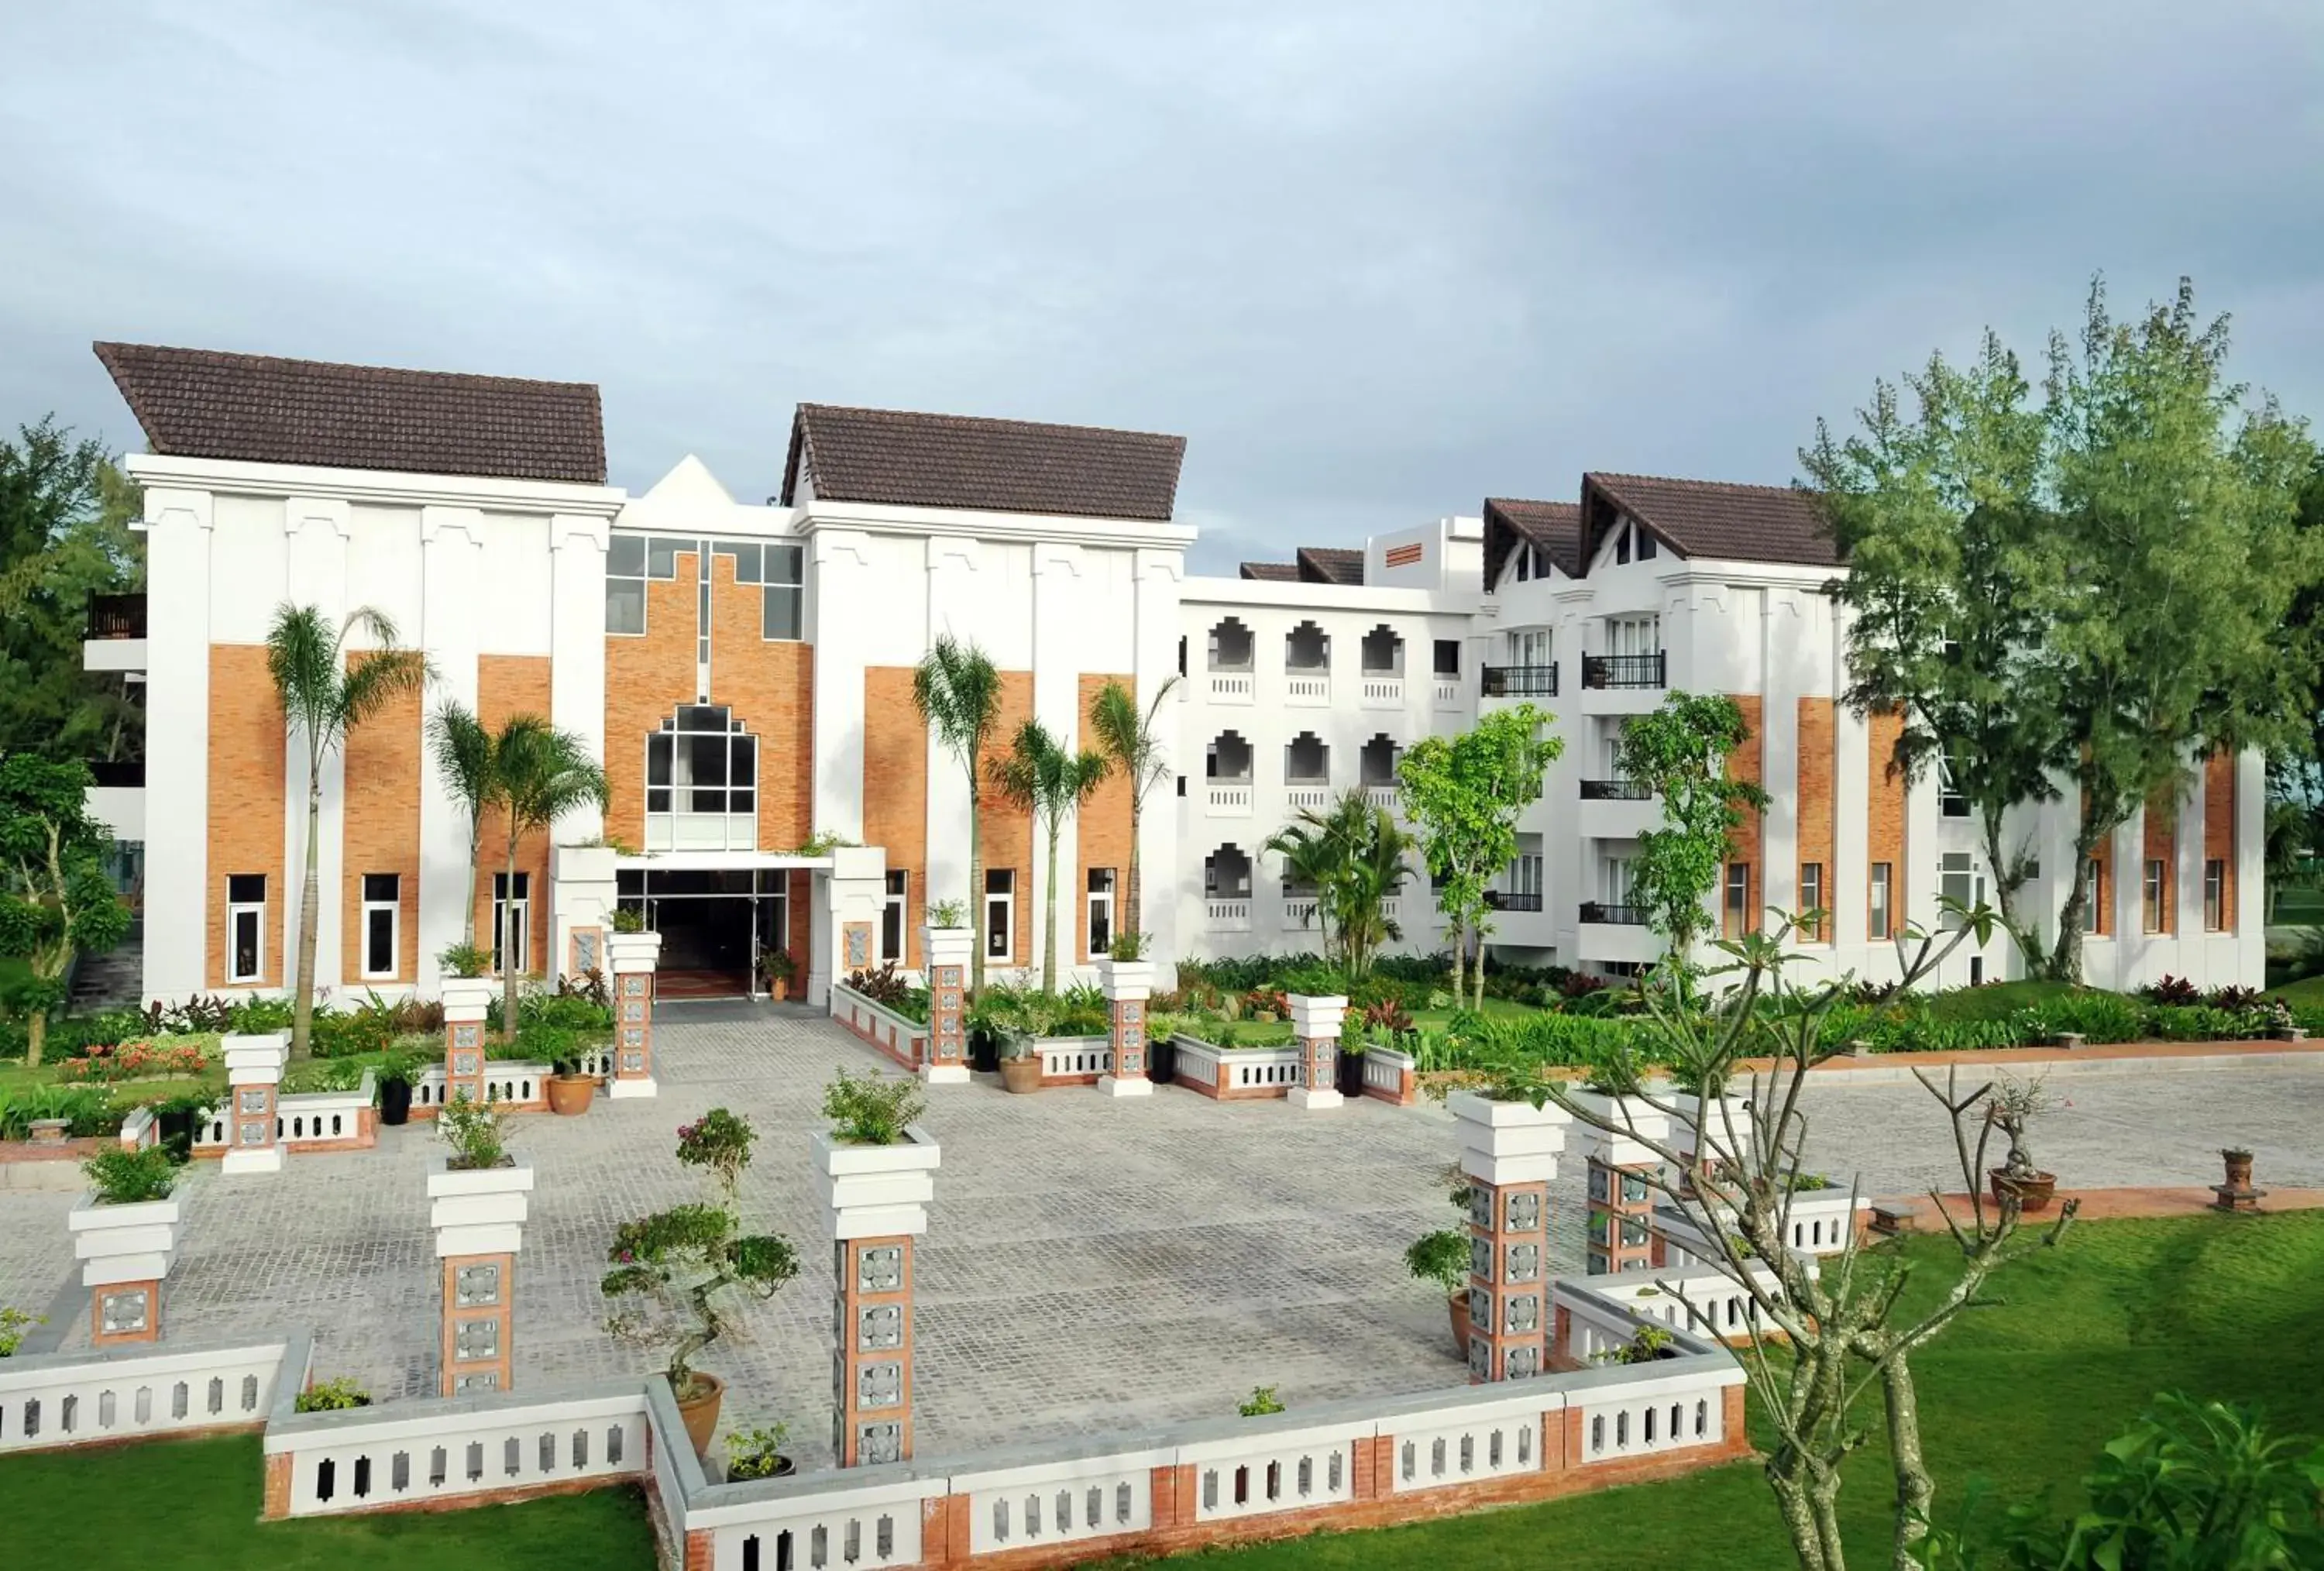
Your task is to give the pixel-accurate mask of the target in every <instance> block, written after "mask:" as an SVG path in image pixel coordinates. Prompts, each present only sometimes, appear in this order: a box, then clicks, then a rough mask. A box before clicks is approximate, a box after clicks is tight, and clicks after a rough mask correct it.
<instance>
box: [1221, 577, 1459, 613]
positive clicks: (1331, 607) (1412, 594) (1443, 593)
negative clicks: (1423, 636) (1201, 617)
mask: <svg viewBox="0 0 2324 1571" xmlns="http://www.w3.org/2000/svg"><path fill="white" fill-rule="evenodd" d="M1179 599H1180V600H1181V601H1182V602H1183V603H1185V605H1250V606H1272V607H1276V608H1278V609H1282V610H1286V611H1376V612H1381V613H1394V614H1397V615H1415V616H1417V615H1439V616H1470V615H1475V614H1476V612H1477V611H1478V610H1479V609H1480V606H1481V604H1482V602H1483V600H1484V596H1483V594H1482V592H1477V593H1470V592H1467V591H1454V590H1443V589H1389V588H1381V587H1374V586H1372V585H1369V584H1308V583H1286V582H1285V581H1283V580H1282V579H1279V578H1188V579H1187V580H1185V584H1184V585H1183V586H1182V587H1181V588H1180V590H1179Z"/></svg>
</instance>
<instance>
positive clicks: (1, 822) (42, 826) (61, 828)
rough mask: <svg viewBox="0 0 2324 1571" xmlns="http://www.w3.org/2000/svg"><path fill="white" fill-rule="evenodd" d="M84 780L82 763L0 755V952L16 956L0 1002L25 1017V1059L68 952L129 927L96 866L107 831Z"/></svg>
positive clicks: (37, 1040)
mask: <svg viewBox="0 0 2324 1571" xmlns="http://www.w3.org/2000/svg"><path fill="white" fill-rule="evenodd" d="M88 786H89V773H88V766H87V765H86V764H82V763H78V762H72V763H51V762H49V761H48V760H47V759H44V758H41V757H38V756H36V755H35V754H32V753H14V754H11V755H9V756H7V757H5V758H0V956H5V957H12V958H14V959H18V960H22V961H23V963H24V964H23V968H22V969H21V970H20V971H17V972H14V978H15V980H14V982H13V983H11V984H10V985H9V987H8V990H7V991H8V995H7V996H6V997H0V1005H5V1007H6V1008H8V1009H9V1010H11V1011H12V1012H16V1013H19V1014H22V1015H23V1016H24V1017H25V1018H26V1021H27V1030H26V1038H25V1057H26V1058H27V1060H28V1061H30V1062H32V1063H35V1064H37V1063H39V1062H40V1061H41V1056H42V1050H43V1049H44V1048H45V1045H46V1039H47V1026H48V1016H49V1012H50V1011H51V1010H53V1009H56V1008H58V1007H59V1006H60V1005H61V1004H62V1003H64V1001H65V983H66V978H67V975H69V972H70V971H71V968H72V962H73V956H75V955H77V954H101V953H103V952H104V951H105V950H107V949H110V948H112V947H114V946H115V944H117V943H119V942H120V941H121V939H122V938H123V937H124V935H125V934H126V933H127V932H128V930H129V908H128V906H127V905H126V904H124V902H123V901H122V899H121V897H120V895H119V894H118V893H116V892H115V890H114V887H113V881H112V879H111V878H110V877H108V876H107V875H106V870H105V860H104V858H105V854H106V849H107V848H108V847H109V846H111V845H112V841H113V836H111V835H110V834H109V833H107V832H106V829H105V828H104V827H103V826H101V825H100V824H98V823H97V821H96V820H95V819H93V818H90V817H89V816H88V812H87V811H86V810H85V809H84V808H83V806H82V803H83V801H84V799H85V798H86V796H87V794H88Z"/></svg>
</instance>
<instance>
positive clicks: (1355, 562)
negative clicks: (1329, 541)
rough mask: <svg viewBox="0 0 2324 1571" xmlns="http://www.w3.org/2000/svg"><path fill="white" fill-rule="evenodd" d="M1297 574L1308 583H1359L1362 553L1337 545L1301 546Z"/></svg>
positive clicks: (1361, 576)
mask: <svg viewBox="0 0 2324 1571" xmlns="http://www.w3.org/2000/svg"><path fill="white" fill-rule="evenodd" d="M1298 554H1299V576H1300V578H1303V579H1305V581H1306V582H1308V583H1310V584H1361V583H1362V582H1363V581H1364V553H1363V552H1361V551H1356V550H1343V549H1342V548H1341V547H1338V546H1301V547H1300V548H1299V553H1298Z"/></svg>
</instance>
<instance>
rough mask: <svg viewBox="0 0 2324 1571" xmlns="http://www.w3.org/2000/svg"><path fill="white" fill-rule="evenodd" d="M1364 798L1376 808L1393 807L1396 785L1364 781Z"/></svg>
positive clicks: (1394, 804) (1394, 805)
mask: <svg viewBox="0 0 2324 1571" xmlns="http://www.w3.org/2000/svg"><path fill="white" fill-rule="evenodd" d="M1364 800H1366V801H1367V802H1369V803H1370V804H1371V805H1372V806H1373V807H1376V808H1388V809H1394V808H1395V807H1396V787H1394V786H1392V785H1374V784H1373V783H1372V782H1371V781H1365V782H1364Z"/></svg>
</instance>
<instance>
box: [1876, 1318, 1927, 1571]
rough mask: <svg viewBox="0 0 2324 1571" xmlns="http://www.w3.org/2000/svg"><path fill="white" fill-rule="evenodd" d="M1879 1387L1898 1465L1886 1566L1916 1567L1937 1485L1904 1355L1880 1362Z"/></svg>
mask: <svg viewBox="0 0 2324 1571" xmlns="http://www.w3.org/2000/svg"><path fill="white" fill-rule="evenodd" d="M1880 1391H1881V1395H1882V1396H1883V1397H1884V1398H1885V1399H1886V1402H1887V1407H1888V1455H1889V1460H1890V1463H1891V1465H1893V1466H1894V1467H1895V1469H1896V1535H1895V1549H1894V1551H1893V1553H1892V1554H1891V1556H1890V1564H1891V1566H1892V1567H1893V1571H1920V1566H1921V1557H1920V1554H1919V1551H1918V1548H1917V1546H1918V1545H1919V1544H1920V1542H1921V1540H1922V1539H1925V1538H1927V1537H1928V1536H1929V1508H1930V1507H1931V1505H1932V1504H1933V1503H1934V1502H1935V1501H1936V1498H1937V1486H1936V1483H1935V1481H1934V1480H1933V1479H1932V1478H1931V1477H1930V1476H1929V1464H1928V1459H1927V1458H1926V1457H1925V1456H1923V1455H1922V1453H1921V1400H1920V1395H1919V1393H1918V1392H1917V1391H1915V1390H1914V1385H1913V1371H1912V1368H1911V1366H1910V1365H1909V1363H1907V1362H1906V1356H1905V1354H1904V1353H1902V1352H1898V1353H1897V1354H1895V1356H1893V1357H1892V1358H1890V1359H1889V1361H1888V1362H1887V1363H1886V1364H1883V1365H1882V1366H1881V1370H1880Z"/></svg>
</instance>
